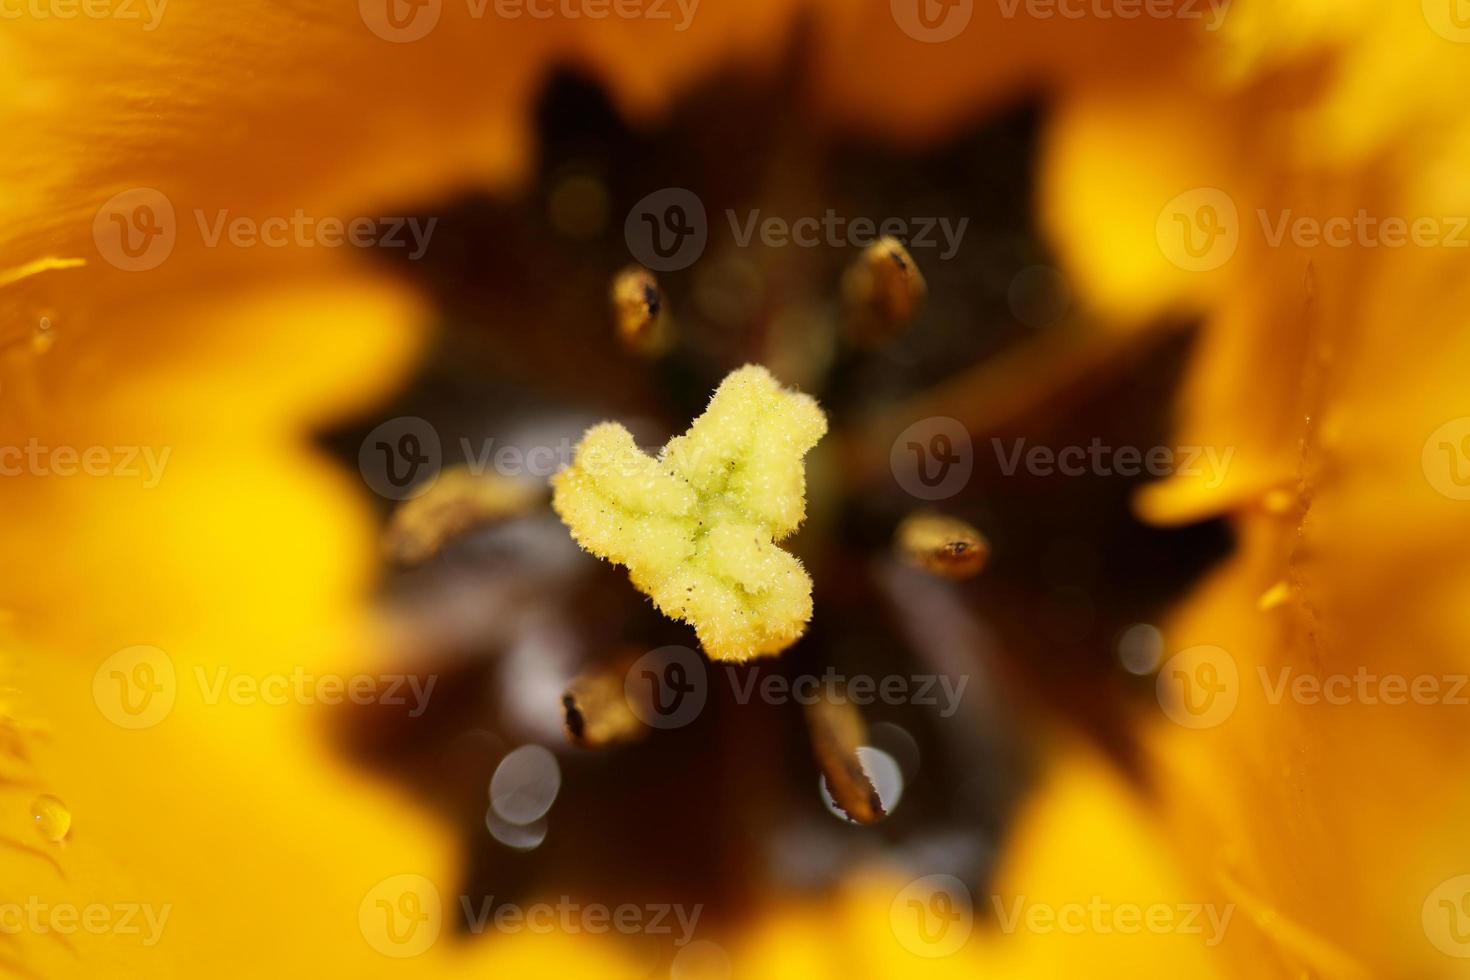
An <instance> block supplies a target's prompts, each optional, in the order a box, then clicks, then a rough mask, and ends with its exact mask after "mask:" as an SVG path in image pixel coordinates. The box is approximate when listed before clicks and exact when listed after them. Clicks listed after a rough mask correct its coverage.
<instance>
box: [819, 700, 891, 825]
mask: <svg viewBox="0 0 1470 980" xmlns="http://www.w3.org/2000/svg"><path fill="white" fill-rule="evenodd" d="M806 723H807V730H808V732H810V734H811V740H812V753H813V755H815V756H816V760H817V765H818V766H820V767H821V769H822V774H823V775H824V776H826V777H827V792H828V793H830V794H831V796H832V802H834V803H836V804H837V806H838V808H840V809H841V810H842V812H843V813H845V814H847V815H848V817H850V818H851V819H852V820H854V821H856V822H857V823H860V824H872V823H877V822H878V821H879V820H882V819H883V818H884V817H885V816H887V814H886V813H885V812H884V811H883V801H882V799H880V798H879V795H878V788H877V787H876V786H874V785H873V781H872V780H871V779H869V778H868V774H867V772H866V771H865V770H864V769H863V763H862V759H861V757H860V756H859V755H858V749H860V748H862V746H863V745H864V744H865V743H866V742H867V739H868V729H867V725H866V724H864V722H863V716H862V715H861V714H859V713H858V710H857V708H856V707H855V706H854V705H853V703H852V701H850V700H848V699H846V698H839V697H837V696H836V695H835V694H829V695H828V696H825V697H822V698H818V699H817V700H815V701H813V702H811V703H810V704H808V705H807V708H806Z"/></svg>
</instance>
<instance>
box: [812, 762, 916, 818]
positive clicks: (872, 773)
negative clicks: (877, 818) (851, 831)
mask: <svg viewBox="0 0 1470 980" xmlns="http://www.w3.org/2000/svg"><path fill="white" fill-rule="evenodd" d="M857 756H858V761H859V762H861V763H862V766H863V772H864V773H866V774H867V776H868V779H869V781H871V782H872V784H873V789H875V790H877V791H878V802H879V803H881V804H882V805H883V812H884V813H886V814H888V815H889V816H892V815H893V811H894V810H895V809H897V807H898V801H899V800H900V799H902V798H903V769H902V768H901V767H900V766H899V764H898V760H896V759H894V758H893V756H891V755H889V754H888V753H887V752H884V751H883V750H882V749H875V748H873V746H871V745H861V746H859V747H858V750H857ZM820 784H821V790H822V802H824V803H826V804H827V809H828V810H830V811H832V815H833V816H835V817H840V818H842V819H843V820H845V821H847V822H848V823H855V822H856V821H854V820H853V819H852V818H851V817H849V816H848V815H847V814H845V813H843V812H842V809H841V808H840V807H838V805H837V801H836V800H834V799H833V798H832V793H831V792H830V791H829V790H828V789H827V777H826V776H823V777H821V779H820Z"/></svg>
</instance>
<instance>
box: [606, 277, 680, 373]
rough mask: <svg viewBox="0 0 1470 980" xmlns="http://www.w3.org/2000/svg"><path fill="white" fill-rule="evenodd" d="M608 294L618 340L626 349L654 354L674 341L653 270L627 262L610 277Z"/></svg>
mask: <svg viewBox="0 0 1470 980" xmlns="http://www.w3.org/2000/svg"><path fill="white" fill-rule="evenodd" d="M610 296H611V299H612V309H613V320H614V322H615V323H616V325H617V331H618V340H619V341H621V342H622V344H623V346H625V347H627V348H628V350H630V351H632V352H634V353H635V354H639V355H641V356H643V357H657V356H658V355H659V354H662V353H664V352H665V351H667V350H668V349H669V347H671V346H672V345H673V342H674V327H673V319H672V318H671V317H670V316H669V312H668V308H667V304H666V303H665V302H664V295H663V291H662V290H660V289H659V288H658V280H657V279H655V278H654V276H653V273H652V272H649V271H648V270H647V269H645V268H643V267H642V266H638V265H630V266H628V267H627V268H626V269H623V270H622V271H621V272H619V273H618V274H617V275H616V276H614V277H613V281H612V290H611V293H610Z"/></svg>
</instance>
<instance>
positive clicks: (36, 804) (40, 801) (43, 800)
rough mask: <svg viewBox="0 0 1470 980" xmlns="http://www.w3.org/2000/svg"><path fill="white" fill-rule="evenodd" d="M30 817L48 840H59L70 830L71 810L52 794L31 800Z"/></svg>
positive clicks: (63, 838) (64, 837)
mask: <svg viewBox="0 0 1470 980" xmlns="http://www.w3.org/2000/svg"><path fill="white" fill-rule="evenodd" d="M31 819H33V820H35V821H36V829H37V830H39V831H40V832H41V836H42V837H44V838H46V839H47V840H49V841H53V842H60V841H63V840H65V839H66V835H67V834H68V833H69V832H70V831H71V811H70V810H68V809H67V808H66V804H65V803H63V802H61V801H60V800H58V799H57V798H56V797H54V796H50V795H46V796H38V797H36V798H35V799H34V800H32V801H31Z"/></svg>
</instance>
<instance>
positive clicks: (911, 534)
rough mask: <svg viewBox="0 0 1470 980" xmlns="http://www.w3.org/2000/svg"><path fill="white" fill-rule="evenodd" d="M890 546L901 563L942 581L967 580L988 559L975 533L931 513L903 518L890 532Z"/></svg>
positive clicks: (956, 520)
mask: <svg viewBox="0 0 1470 980" xmlns="http://www.w3.org/2000/svg"><path fill="white" fill-rule="evenodd" d="M894 544H895V547H896V549H897V551H898V554H899V557H901V558H902V559H903V560H904V561H906V562H908V563H909V564H910V565H913V566H915V567H916V568H922V569H924V570H925V571H928V572H933V573H934V574H935V575H942V576H944V577H945V578H953V579H966V578H971V577H973V576H975V575H977V574H979V572H980V570H981V569H982V568H984V567H985V561H986V559H987V558H989V557H990V545H989V543H987V542H986V540H985V538H984V537H983V536H982V535H981V534H980V532H979V531H977V530H975V528H974V527H972V526H970V525H969V524H967V523H965V522H964V521H962V520H960V519H959V518H957V517H948V516H946V515H944V514H940V513H937V512H936V511H932V510H922V511H918V512H917V513H914V514H910V515H909V516H908V517H906V518H904V519H903V521H902V522H901V523H900V524H899V525H898V530H897V531H895V532H894Z"/></svg>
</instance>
